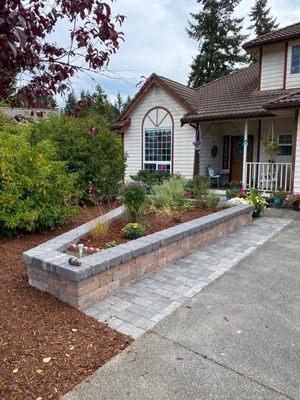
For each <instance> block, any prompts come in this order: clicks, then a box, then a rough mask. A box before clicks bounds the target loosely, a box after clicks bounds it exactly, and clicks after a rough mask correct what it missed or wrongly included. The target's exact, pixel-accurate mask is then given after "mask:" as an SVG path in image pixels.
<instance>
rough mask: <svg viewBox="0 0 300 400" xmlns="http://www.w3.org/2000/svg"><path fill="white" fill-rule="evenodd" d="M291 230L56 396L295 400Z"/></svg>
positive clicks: (299, 266)
mask: <svg viewBox="0 0 300 400" xmlns="http://www.w3.org/2000/svg"><path fill="white" fill-rule="evenodd" d="M296 214H297V213H296ZM298 215H299V213H298ZM296 218H298V217H296ZM261 221H262V222H267V221H266V220H265V219H263V220H260V221H259V222H258V225H257V222H255V224H256V226H258V227H259V226H260V223H261ZM276 223H278V222H276ZM261 228H262V226H261ZM251 235H252V232H251ZM242 236H244V234H243V235H242ZM299 237H300V221H294V222H292V223H291V224H289V225H288V226H286V227H285V228H284V229H282V230H281V231H280V232H279V233H278V234H277V235H275V236H273V237H272V238H271V239H270V240H269V241H267V242H266V243H265V244H263V245H262V246H259V247H258V248H257V249H256V251H255V252H254V253H252V254H251V255H250V256H248V257H245V258H244V259H243V260H241V261H240V262H239V263H238V264H237V265H236V266H235V267H233V268H231V270H230V271H228V272H227V273H226V274H224V275H223V276H221V277H220V278H219V279H217V280H216V281H214V282H212V283H211V284H210V285H209V286H207V287H206V288H205V289H203V290H202V291H201V292H200V293H198V294H197V295H195V296H194V297H192V298H190V299H189V300H187V301H186V303H185V304H184V305H182V306H181V307H179V308H178V309H177V310H176V311H175V312H173V313H172V314H171V315H169V316H168V317H167V318H166V319H164V320H163V321H161V322H160V323H159V324H157V326H155V327H154V328H153V329H152V330H151V331H150V332H148V333H146V334H145V335H143V336H142V337H140V338H138V339H137V340H136V341H135V342H134V343H133V344H132V345H131V346H129V347H128V348H127V349H126V350H125V351H124V352H122V353H121V354H119V355H118V356H117V357H115V358H113V359H112V360H111V361H110V362H109V363H107V364H106V365H105V366H103V367H102V368H100V369H99V370H98V371H96V373H94V374H93V375H92V376H91V377H90V378H88V379H87V380H86V381H85V382H83V383H82V384H80V385H78V386H77V387H76V388H75V389H74V390H73V391H72V392H71V393H69V394H67V395H66V396H65V397H63V400H299V399H300V379H299V377H300V362H299V360H300V313H299V310H300V291H299V287H300V262H299V259H300V248H299ZM238 240H239V239H238Z"/></svg>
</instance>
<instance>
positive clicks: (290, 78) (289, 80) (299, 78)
mask: <svg viewBox="0 0 300 400" xmlns="http://www.w3.org/2000/svg"><path fill="white" fill-rule="evenodd" d="M295 45H300V41H299V40H298V41H293V42H290V43H289V48H288V58H287V71H286V88H287V89H294V88H299V87H300V73H299V74H291V64H292V47H293V46H295Z"/></svg>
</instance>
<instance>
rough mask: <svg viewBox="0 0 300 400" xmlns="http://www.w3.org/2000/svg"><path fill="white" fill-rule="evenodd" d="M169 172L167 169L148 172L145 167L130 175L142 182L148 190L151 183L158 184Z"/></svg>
mask: <svg viewBox="0 0 300 400" xmlns="http://www.w3.org/2000/svg"><path fill="white" fill-rule="evenodd" d="M169 177H170V174H169V173H168V172H167V171H164V170H161V171H155V172H150V171H148V170H146V169H144V170H140V171H139V172H138V173H137V174H136V175H133V176H131V179H133V180H134V181H136V182H142V183H143V184H144V185H146V186H147V189H148V190H150V189H151V188H152V186H153V185H160V184H161V183H162V182H163V181H164V180H166V179H168V178H169Z"/></svg>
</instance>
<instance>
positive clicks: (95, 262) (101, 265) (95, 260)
mask: <svg viewBox="0 0 300 400" xmlns="http://www.w3.org/2000/svg"><path fill="white" fill-rule="evenodd" d="M102 253H103V252H102V251H100V252H99V253H96V254H93V255H90V256H87V257H84V262H85V263H86V264H87V265H88V266H89V267H90V268H91V270H92V275H95V274H99V273H100V272H103V271H105V270H106V269H107V257H105V256H104V255H103V254H102Z"/></svg>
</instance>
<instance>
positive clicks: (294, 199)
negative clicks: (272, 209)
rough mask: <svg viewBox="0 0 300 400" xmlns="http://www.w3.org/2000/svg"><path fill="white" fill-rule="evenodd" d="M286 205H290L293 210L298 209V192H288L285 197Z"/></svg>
mask: <svg viewBox="0 0 300 400" xmlns="http://www.w3.org/2000/svg"><path fill="white" fill-rule="evenodd" d="M286 203H287V206H288V207H291V208H292V209H293V210H294V211H300V194H290V195H288V196H287V198H286Z"/></svg>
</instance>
